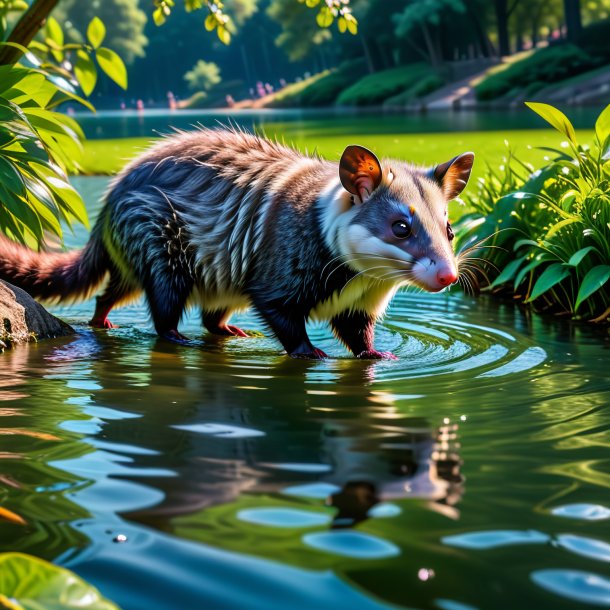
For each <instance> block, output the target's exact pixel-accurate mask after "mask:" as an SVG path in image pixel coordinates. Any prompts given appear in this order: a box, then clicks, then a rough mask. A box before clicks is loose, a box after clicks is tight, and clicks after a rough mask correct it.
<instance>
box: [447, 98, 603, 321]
mask: <svg viewBox="0 0 610 610" xmlns="http://www.w3.org/2000/svg"><path fill="white" fill-rule="evenodd" d="M528 106H530V108H531V109H532V110H534V111H535V112H537V113H538V114H539V115H540V116H542V117H543V118H544V119H545V120H546V121H547V122H548V123H549V124H551V125H552V126H553V127H554V128H555V129H556V130H557V131H559V132H560V133H561V134H562V136H564V137H565V138H567V141H566V142H564V143H563V144H562V146H563V148H562V149H549V152H550V153H552V154H553V155H555V158H554V159H553V160H552V161H551V162H550V163H549V164H548V165H546V166H545V167H542V168H540V169H538V170H536V171H532V169H533V168H531V167H530V166H528V165H526V164H523V163H521V162H520V161H519V160H518V159H517V158H516V157H514V156H513V155H512V154H509V156H508V158H507V160H506V163H505V164H504V166H503V167H502V168H501V169H500V171H499V172H496V171H494V170H493V169H491V168H489V169H488V172H487V175H486V176H485V178H482V179H480V181H479V184H478V192H477V194H476V195H474V196H470V197H469V198H467V203H469V204H470V206H471V207H472V208H474V209H475V213H474V214H470V215H467V216H465V217H464V218H463V219H462V220H461V222H460V223H459V227H458V238H459V244H460V245H461V246H463V247H465V248H467V247H469V246H470V245H472V244H477V243H479V242H480V250H479V253H478V254H477V256H480V257H482V258H483V259H484V260H485V261H487V262H488V263H490V267H491V269H489V272H490V278H489V281H490V287H491V289H492V290H499V291H501V292H503V293H508V294H512V295H513V296H514V298H516V299H518V300H519V301H521V302H524V303H532V305H533V306H534V307H535V308H536V309H538V310H544V311H549V312H552V313H557V314H566V315H570V316H572V317H575V318H583V319H595V320H596V321H602V320H607V319H608V318H609V317H610V291H609V290H608V286H610V283H609V281H610V106H608V107H607V108H606V109H605V110H604V111H603V112H602V113H601V115H600V116H599V118H598V120H597V123H596V136H595V143H594V145H593V146H592V147H590V148H589V147H587V146H582V145H580V144H578V142H577V139H576V134H575V132H574V128H573V126H572V124H571V123H570V121H569V120H568V118H567V117H566V116H565V115H564V114H563V113H561V112H560V111H559V110H557V109H556V108H553V107H552V106H549V105H547V104H533V103H531V104H528Z"/></svg>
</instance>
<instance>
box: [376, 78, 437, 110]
mask: <svg viewBox="0 0 610 610" xmlns="http://www.w3.org/2000/svg"><path fill="white" fill-rule="evenodd" d="M444 84H445V81H444V80H443V79H442V78H441V77H440V76H439V75H438V74H430V76H427V77H425V78H423V79H422V80H420V81H419V82H417V83H416V84H415V85H413V87H411V88H410V89H407V90H406V91H403V92H402V93H399V94H398V95H394V96H392V97H390V98H388V99H387V100H386V101H385V102H384V104H387V105H388V106H404V105H406V104H408V103H409V102H413V101H414V100H417V99H419V98H422V97H424V96H426V95H428V94H429V93H432V92H433V91H436V90H437V89H440V87H442V86H443V85H444Z"/></svg>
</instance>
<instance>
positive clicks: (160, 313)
mask: <svg viewBox="0 0 610 610" xmlns="http://www.w3.org/2000/svg"><path fill="white" fill-rule="evenodd" d="M193 285H194V282H193V280H192V278H190V277H188V276H186V275H185V274H179V273H175V274H172V275H170V274H167V275H165V274H158V275H154V276H153V275H152V274H151V275H149V277H148V279H147V282H146V288H145V290H146V297H147V299H148V306H149V308H150V315H151V316H152V320H153V324H154V325H155V330H156V331H157V334H158V335H159V336H160V337H163V338H164V339H169V340H170V341H174V342H176V343H183V342H185V341H188V340H189V339H188V337H185V336H184V335H183V334H181V333H179V332H178V323H179V322H180V318H181V317H182V314H183V313H184V308H185V306H186V302H187V299H188V297H189V295H190V293H191V291H192V290H193Z"/></svg>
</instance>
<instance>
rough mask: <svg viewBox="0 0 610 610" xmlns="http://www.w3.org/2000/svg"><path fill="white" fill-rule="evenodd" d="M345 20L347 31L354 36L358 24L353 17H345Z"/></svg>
mask: <svg viewBox="0 0 610 610" xmlns="http://www.w3.org/2000/svg"><path fill="white" fill-rule="evenodd" d="M345 20H346V21H347V31H348V32H349V33H350V34H352V35H353V36H355V35H356V34H357V33H358V22H357V21H356V18H355V17H354V16H353V15H346V16H345Z"/></svg>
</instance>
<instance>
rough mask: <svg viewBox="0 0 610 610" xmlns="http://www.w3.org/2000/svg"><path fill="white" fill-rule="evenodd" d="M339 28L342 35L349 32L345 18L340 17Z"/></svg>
mask: <svg viewBox="0 0 610 610" xmlns="http://www.w3.org/2000/svg"><path fill="white" fill-rule="evenodd" d="M337 27H338V28H339V32H341V34H343V33H344V32H345V30H347V21H346V20H345V17H339V19H338V21H337Z"/></svg>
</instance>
